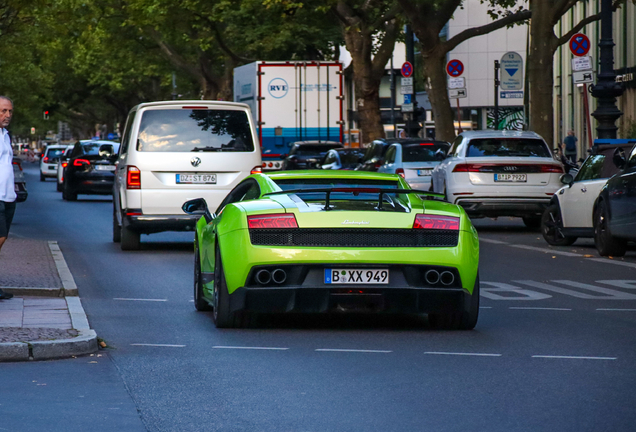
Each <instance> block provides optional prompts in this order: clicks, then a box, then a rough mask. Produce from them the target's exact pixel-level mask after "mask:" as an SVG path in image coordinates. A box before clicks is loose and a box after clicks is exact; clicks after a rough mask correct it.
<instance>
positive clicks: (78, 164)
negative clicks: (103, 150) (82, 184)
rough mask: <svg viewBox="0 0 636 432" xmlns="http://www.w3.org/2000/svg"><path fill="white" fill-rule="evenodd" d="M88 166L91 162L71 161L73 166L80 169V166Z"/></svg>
mask: <svg viewBox="0 0 636 432" xmlns="http://www.w3.org/2000/svg"><path fill="white" fill-rule="evenodd" d="M90 164H91V162H90V161H89V160H86V159H75V160H74V161H73V166H76V167H81V166H84V165H86V166H89V165H90Z"/></svg>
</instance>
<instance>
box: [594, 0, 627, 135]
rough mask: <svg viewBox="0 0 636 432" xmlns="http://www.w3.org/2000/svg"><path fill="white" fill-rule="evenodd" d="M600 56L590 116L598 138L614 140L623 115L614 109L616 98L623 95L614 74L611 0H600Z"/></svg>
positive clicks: (620, 84) (621, 86)
mask: <svg viewBox="0 0 636 432" xmlns="http://www.w3.org/2000/svg"><path fill="white" fill-rule="evenodd" d="M598 46H599V48H600V50H601V54H600V57H601V58H600V73H599V74H598V79H597V83H596V85H595V86H593V87H592V96H594V97H595V98H597V99H598V105H597V108H596V111H594V113H592V116H594V118H596V120H597V121H598V126H597V127H596V132H597V135H598V138H604V139H615V138H616V131H617V129H618V128H617V127H616V120H618V118H619V117H620V116H621V115H623V113H622V112H621V111H620V110H619V109H618V108H617V107H616V98H617V97H619V96H620V95H622V94H623V85H622V83H617V82H616V73H615V72H614V40H613V39H612V0H601V40H600V42H599V44H598Z"/></svg>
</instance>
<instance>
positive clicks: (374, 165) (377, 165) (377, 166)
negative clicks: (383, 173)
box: [373, 162, 382, 169]
mask: <svg viewBox="0 0 636 432" xmlns="http://www.w3.org/2000/svg"><path fill="white" fill-rule="evenodd" d="M381 166H382V163H381V162H376V163H374V164H373V167H374V168H376V169H378V168H380V167H381Z"/></svg>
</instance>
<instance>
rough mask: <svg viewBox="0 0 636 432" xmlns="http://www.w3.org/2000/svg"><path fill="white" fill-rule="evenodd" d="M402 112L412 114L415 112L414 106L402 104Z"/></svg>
mask: <svg viewBox="0 0 636 432" xmlns="http://www.w3.org/2000/svg"><path fill="white" fill-rule="evenodd" d="M402 112H406V113H412V112H413V104H412V103H409V104H406V103H405V104H402Z"/></svg>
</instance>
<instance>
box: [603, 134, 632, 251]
mask: <svg viewBox="0 0 636 432" xmlns="http://www.w3.org/2000/svg"><path fill="white" fill-rule="evenodd" d="M613 161H614V164H615V165H616V166H617V167H618V168H619V169H620V171H619V172H618V173H616V174H615V175H614V176H613V177H611V178H610V179H609V180H608V181H607V183H606V184H605V186H604V187H603V189H601V193H600V194H599V196H598V198H597V199H596V202H595V203H594V244H595V245H596V249H597V250H598V253H599V254H601V255H603V256H623V255H625V251H626V250H627V242H628V241H630V240H631V241H636V146H634V147H633V148H632V149H631V151H630V152H629V154H626V152H625V150H624V149H623V148H617V149H616V150H615V151H614V156H613Z"/></svg>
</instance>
